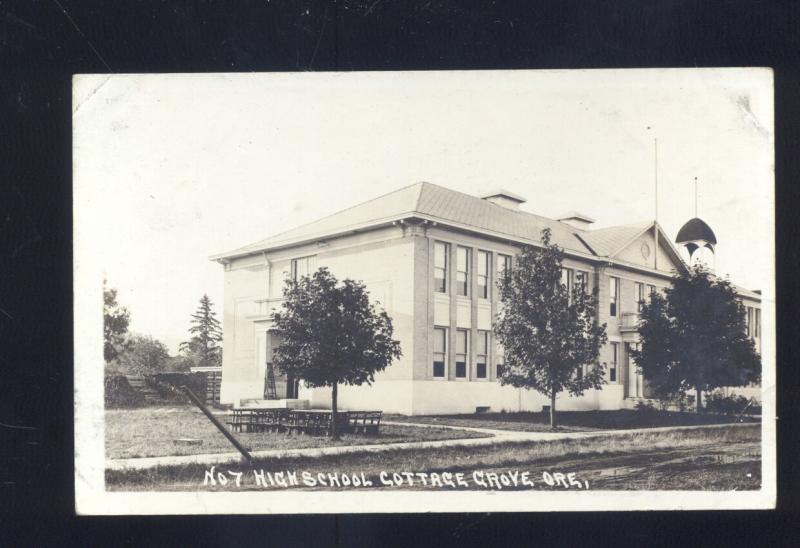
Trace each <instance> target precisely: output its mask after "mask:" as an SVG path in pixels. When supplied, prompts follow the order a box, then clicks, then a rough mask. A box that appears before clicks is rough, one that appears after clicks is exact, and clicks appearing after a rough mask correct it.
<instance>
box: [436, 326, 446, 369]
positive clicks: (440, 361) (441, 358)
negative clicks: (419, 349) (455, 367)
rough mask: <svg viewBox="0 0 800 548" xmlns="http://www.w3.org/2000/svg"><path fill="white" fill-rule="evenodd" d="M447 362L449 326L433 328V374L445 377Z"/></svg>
mask: <svg viewBox="0 0 800 548" xmlns="http://www.w3.org/2000/svg"><path fill="white" fill-rule="evenodd" d="M445 363H447V328H445V327H434V328H433V376H434V377H437V378H443V377H444V371H445Z"/></svg>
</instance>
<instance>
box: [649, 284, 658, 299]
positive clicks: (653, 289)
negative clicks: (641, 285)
mask: <svg viewBox="0 0 800 548" xmlns="http://www.w3.org/2000/svg"><path fill="white" fill-rule="evenodd" d="M655 293H656V286H654V285H652V284H647V296H648V298H650V299H652V298H653V295H655Z"/></svg>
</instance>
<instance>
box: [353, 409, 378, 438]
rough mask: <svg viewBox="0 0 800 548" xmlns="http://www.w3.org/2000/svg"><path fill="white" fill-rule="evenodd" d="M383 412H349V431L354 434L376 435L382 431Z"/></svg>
mask: <svg viewBox="0 0 800 548" xmlns="http://www.w3.org/2000/svg"><path fill="white" fill-rule="evenodd" d="M382 416H383V411H349V412H348V430H349V431H350V432H353V433H354V434H369V435H376V434H378V432H379V431H380V427H381V417H382Z"/></svg>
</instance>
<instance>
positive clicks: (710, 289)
mask: <svg viewBox="0 0 800 548" xmlns="http://www.w3.org/2000/svg"><path fill="white" fill-rule="evenodd" d="M745 312H746V311H745V307H744V305H743V304H742V303H741V302H740V301H739V299H738V297H737V295H736V290H735V289H734V288H733V286H732V285H731V283H730V282H729V281H728V280H726V279H723V278H718V277H716V276H713V275H711V274H710V273H709V272H708V271H707V270H705V269H704V268H703V267H702V265H697V266H695V267H693V268H690V269H688V270H687V271H686V272H682V273H678V274H677V275H676V276H674V277H673V279H672V286H671V287H668V288H667V289H666V290H665V292H664V297H661V296H660V295H658V294H656V295H654V296H653V298H652V300H651V301H650V303H645V304H644V307H643V310H642V313H641V316H640V322H639V336H640V338H641V341H642V348H641V350H638V351H632V352H631V354H632V356H633V358H634V360H635V361H636V364H637V367H638V369H639V370H640V371H641V372H642V373H643V374H644V376H645V378H647V379H648V381H649V382H650V384H651V386H652V387H653V389H654V390H655V391H656V394H665V393H666V394H669V393H676V392H679V393H683V392H684V391H685V390H687V389H694V390H695V391H696V393H697V397H696V403H697V411H698V413H699V412H700V411H701V410H702V393H703V392H704V391H709V390H713V389H714V388H718V387H722V386H743V385H746V384H748V383H750V382H754V381H759V380H760V377H761V357H760V356H759V355H758V353H757V352H756V350H755V345H754V343H753V341H752V340H751V339H750V338H749V337H748V336H747V334H746V331H745V327H746V325H745Z"/></svg>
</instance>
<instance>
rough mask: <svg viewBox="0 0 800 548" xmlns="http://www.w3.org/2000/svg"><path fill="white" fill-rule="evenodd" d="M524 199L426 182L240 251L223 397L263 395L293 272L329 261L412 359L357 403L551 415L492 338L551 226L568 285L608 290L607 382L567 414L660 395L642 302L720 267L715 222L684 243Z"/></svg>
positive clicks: (319, 396)
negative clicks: (653, 381) (643, 368)
mask: <svg viewBox="0 0 800 548" xmlns="http://www.w3.org/2000/svg"><path fill="white" fill-rule="evenodd" d="M524 201H525V200H524V199H523V198H521V197H519V196H516V195H514V194H512V193H510V192H505V191H498V192H495V193H492V194H490V195H487V196H484V197H482V198H481V197H476V196H471V195H468V194H464V193H462V192H457V191H453V190H450V189H447V188H444V187H441V186H438V185H434V184H430V183H424V182H423V183H417V184H414V185H411V186H408V187H405V188H401V189H399V190H397V191H394V192H391V193H389V194H386V195H384V196H380V197H378V198H375V199H373V200H370V201H368V202H365V203H362V204H359V205H355V206H353V207H351V208H349V209H346V210H343V211H340V212H338V213H334V214H333V215H330V216H328V217H325V218H323V219H320V220H318V221H316V222H313V223H310V224H307V225H305V226H301V227H299V228H295V229H292V230H289V231H287V232H284V233H282V234H278V235H276V236H273V237H271V238H268V239H266V240H263V241H260V242H256V243H254V244H252V245H248V246H245V247H242V248H239V249H236V250H233V251H230V252H227V253H222V254H219V255H215V256H213V257H211V258H212V260H215V261H218V262H220V263H222V264H223V265H224V268H225V298H224V301H225V302H224V318H223V366H222V387H221V398H220V399H221V402H222V403H228V404H233V405H239V404H240V402H242V400H252V399H260V398H264V394H265V387H266V377H267V374H266V373H267V370H268V368H269V365H268V364H269V363H270V359H271V356H272V349H273V348H274V347H275V346H277V344H278V342H279V341H277V340H276V337H274V336H272V335H271V334H270V319H269V318H270V314H271V312H272V311H273V310H276V309H278V308H279V307H280V305H281V301H282V290H283V287H284V280H285V279H286V277H287V276H291V277H294V278H297V277H299V276H302V275H304V274H308V273H312V272H313V271H315V270H316V269H317V268H318V267H320V266H326V267H328V268H329V269H330V270H331V272H332V273H333V274H334V275H335V276H337V277H338V278H339V279H342V278H346V277H349V278H353V279H356V280H361V281H363V282H364V283H365V284H366V286H367V288H368V290H369V292H370V296H371V299H372V300H374V301H378V302H379V303H380V306H382V307H383V308H384V309H385V310H386V311H387V313H388V314H389V315H390V316H391V318H392V320H393V325H394V329H395V338H397V339H398V340H399V341H400V343H401V348H402V351H403V355H402V357H401V358H400V359H398V360H396V361H395V362H394V363H393V364H392V365H391V366H389V367H388V368H387V369H386V370H384V371H382V372H380V373H378V374H377V375H376V377H375V382H374V383H373V384H372V385H371V386H367V385H364V386H360V387H351V386H340V389H339V401H340V406H341V407H342V408H344V409H348V408H349V409H381V410H383V411H385V412H395V413H403V414H409V415H411V414H428V413H467V412H474V411H475V410H476V409H479V408H483V409H489V410H492V411H500V410H507V411H520V410H526V411H539V410H541V408H542V406H543V405H549V402H548V401H547V399H546V398H545V397H544V396H542V395H541V394H539V393H537V392H534V391H531V390H525V389H518V388H513V387H509V386H501V385H500V383H499V381H498V380H497V372H498V370H499V369H501V368H502V365H503V351H502V348H500V347H499V346H498V345H497V344H496V342H495V340H494V337H493V334H492V323H493V318H495V317H496V316H497V314H498V305H499V296H498V290H497V287H496V281H497V279H498V276H501V275H502V273H503V271H504V270H505V269H507V268H509V267H510V265H511V264H512V263H513V261H514V256H515V254H516V253H518V252H519V249H520V247H521V246H522V245H524V244H530V245H534V246H536V245H541V243H540V242H539V238H540V235H541V231H542V229H544V228H550V229H551V231H552V236H551V240H552V241H553V242H554V243H556V244H558V245H559V246H560V247H562V248H563V249H564V252H565V259H564V263H563V266H564V270H563V280H564V283H566V284H568V285H571V284H582V285H583V286H584V287H586V288H587V290H593V289H594V288H597V294H598V299H599V303H598V311H597V314H598V318H597V319H598V321H599V322H600V323H605V324H607V334H608V343H607V344H606V345H605V346H604V348H603V349H602V353H601V356H600V360H601V361H602V362H605V363H606V373H605V374H606V379H605V380H606V384H605V385H604V386H603V387H602V389H600V390H589V391H587V392H586V393H585V394H584V395H583V396H581V397H570V396H568V395H567V394H562V395H560V396H559V398H558V407H559V409H562V410H590V409H620V408H625V407H631V406H632V405H634V404H635V402H636V401H638V400H640V399H641V398H645V397H647V396H648V395H649V391H648V386H647V383H646V382H645V381H644V379H642V376H641V375H639V374H637V373H636V368H635V366H634V364H633V363H632V362H631V359H630V357H629V355H630V350H631V349H632V348H635V347H636V345H637V344H639V343H638V334H637V329H636V325H637V320H638V310H639V307H640V305H641V303H642V302H643V301H644V300H645V299H647V296H648V295H649V294H650V293H651V292H653V291H659V290H662V289H663V288H664V287H666V286H667V285H669V283H670V277H671V276H672V275H673V273H674V272H675V271H677V270H679V269H683V268H686V264H687V263H689V262H691V261H696V260H702V261H705V262H707V263H709V264H710V266H711V267H712V268H713V254H714V250H715V246H716V244H717V242H716V238H715V236H714V234H713V231H711V229H710V227H708V225H706V224H705V223H704V222H703V221H702V220H700V219H692V220H691V221H689V222H688V223H687V224H686V225H685V226H684V227H683V228H682V229H681V232H680V233H679V235H678V238H677V239H676V244H677V245H678V247H676V245H675V244H673V243H672V242H671V241H670V239H669V238H668V237H667V235H666V234H665V233H664V231H663V230H662V229H661V227H660V226H659V225H658V223H656V222H654V221H645V222H641V223H635V224H627V225H623V226H614V227H609V228H601V229H594V230H593V229H592V228H591V225H592V224H593V222H594V221H593V220H592V219H591V218H589V217H587V216H586V215H582V214H579V213H569V214H567V215H564V216H563V217H561V218H558V219H549V218H545V217H541V216H538V215H534V214H531V213H528V212H525V211H522V210H520V209H519V205H520V204H521V203H523V202H524ZM739 294H740V297H741V299H742V300H743V301H744V303H745V305H746V306H747V310H748V320H749V322H748V330H749V332H750V335H751V337H753V338H754V339H755V340H756V344H757V346H759V345H760V343H759V340H760V295H759V294H758V293H756V292H751V291H746V290H740V291H739ZM275 381H276V382H275V385H276V389H277V397H278V398H287V399H295V398H299V399H301V400H308V402H309V403H310V405H311V407H327V406H329V405H330V390H329V389H327V388H321V389H308V388H306V387H304V386H302V383H301V382H298V381H297V379H292V378H285V377H282V376H280V375H279V374H277V372H276V375H275Z"/></svg>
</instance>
